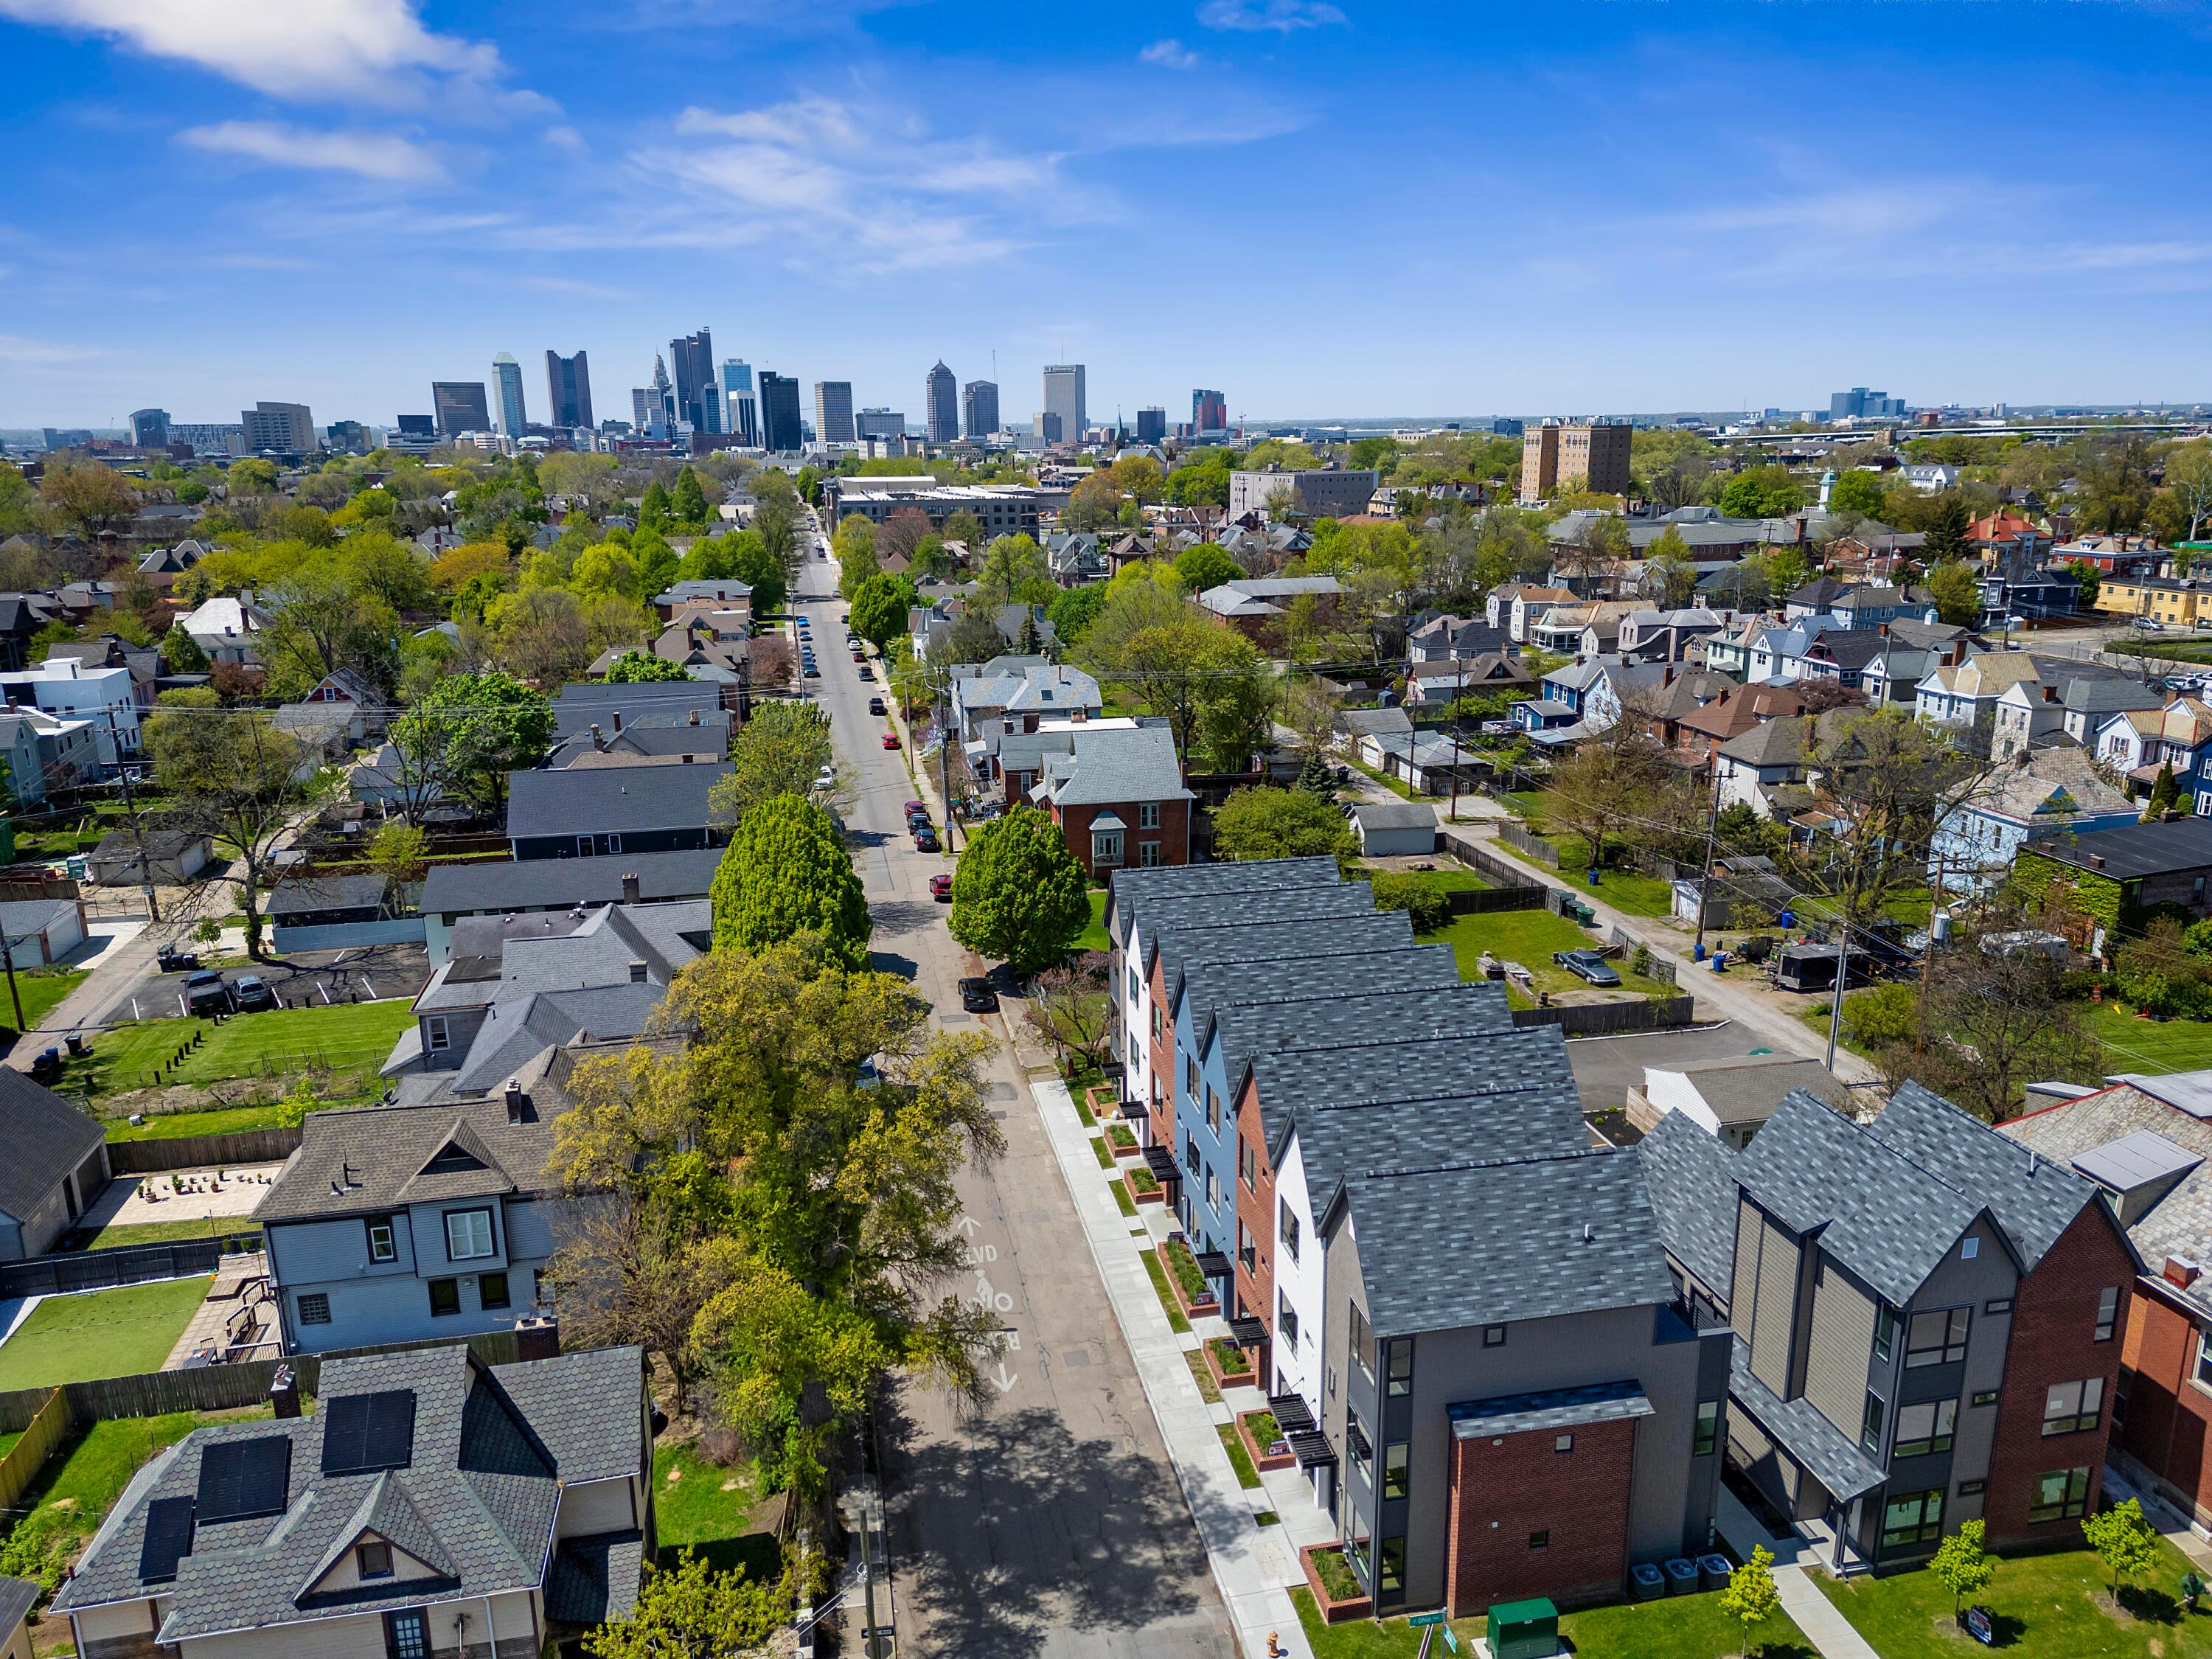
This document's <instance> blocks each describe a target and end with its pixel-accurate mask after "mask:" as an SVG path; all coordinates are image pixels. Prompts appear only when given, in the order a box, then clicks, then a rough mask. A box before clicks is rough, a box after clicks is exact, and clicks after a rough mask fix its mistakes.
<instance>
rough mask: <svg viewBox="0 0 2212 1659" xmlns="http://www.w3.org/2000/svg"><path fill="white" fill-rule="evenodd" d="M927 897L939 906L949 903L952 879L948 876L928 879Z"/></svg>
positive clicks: (950, 900)
mask: <svg viewBox="0 0 2212 1659" xmlns="http://www.w3.org/2000/svg"><path fill="white" fill-rule="evenodd" d="M929 896H930V897H932V898H933V899H935V900H936V901H937V902H939V904H950V903H951V902H952V878H951V877H950V876H932V877H931V878H929Z"/></svg>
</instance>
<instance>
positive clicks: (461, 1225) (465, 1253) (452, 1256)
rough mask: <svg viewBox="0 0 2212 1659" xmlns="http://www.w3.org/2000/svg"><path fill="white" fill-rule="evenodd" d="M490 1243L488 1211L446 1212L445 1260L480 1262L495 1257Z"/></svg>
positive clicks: (489, 1216)
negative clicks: (487, 1257)
mask: <svg viewBox="0 0 2212 1659" xmlns="http://www.w3.org/2000/svg"><path fill="white" fill-rule="evenodd" d="M498 1254H499V1252H498V1251H497V1250H496V1249H493V1247H492V1242H491V1212H490V1211H489V1210H448V1211H447V1212H446V1260H447V1261H482V1260H483V1258H484V1257H486V1256H488V1255H498Z"/></svg>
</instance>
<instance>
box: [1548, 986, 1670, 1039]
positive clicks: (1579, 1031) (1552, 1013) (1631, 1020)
mask: <svg viewBox="0 0 2212 1659" xmlns="http://www.w3.org/2000/svg"><path fill="white" fill-rule="evenodd" d="M1693 1006H1695V1005H1693V1004H1692V1001H1691V1000H1690V999H1689V998H1688V997H1686V996H1672V997H1647V998H1645V999H1644V1000H1642V1001H1640V1002H1577V1003H1573V1004H1571V1005H1568V1006H1563V1007H1553V1008H1516V1009H1515V1010H1514V1011H1513V1023H1514V1024H1516V1025H1556V1026H1558V1027H1559V1029H1560V1030H1561V1032H1562V1033H1563V1034H1564V1035H1565V1036H1571V1037H1577V1036H1613V1035H1616V1034H1618V1033H1620V1032H1623V1031H1667V1030H1674V1029H1675V1028H1676V1027H1678V1026H1682V1025H1687V1024H1689V1023H1690V1021H1691V1019H1692V1012H1691V1010H1692V1007H1693Z"/></svg>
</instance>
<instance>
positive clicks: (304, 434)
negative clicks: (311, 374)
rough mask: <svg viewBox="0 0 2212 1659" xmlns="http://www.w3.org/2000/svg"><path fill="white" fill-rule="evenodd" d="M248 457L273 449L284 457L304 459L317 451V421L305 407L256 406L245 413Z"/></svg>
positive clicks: (243, 422)
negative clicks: (290, 456) (298, 456)
mask: <svg viewBox="0 0 2212 1659" xmlns="http://www.w3.org/2000/svg"><path fill="white" fill-rule="evenodd" d="M238 421H239V424H240V425H241V426H243V427H244V428H246V453H248V454H252V455H258V454H259V453H261V452H262V451H263V450H264V449H273V450H275V451H276V453H278V454H280V455H304V454H306V453H308V452H309V451H311V450H313V448H314V447H315V417H314V416H312V415H310V414H309V413H308V412H307V404H267V403H263V404H254V405H253V407H252V408H251V409H248V410H242V411H241V412H240V415H239V417H238Z"/></svg>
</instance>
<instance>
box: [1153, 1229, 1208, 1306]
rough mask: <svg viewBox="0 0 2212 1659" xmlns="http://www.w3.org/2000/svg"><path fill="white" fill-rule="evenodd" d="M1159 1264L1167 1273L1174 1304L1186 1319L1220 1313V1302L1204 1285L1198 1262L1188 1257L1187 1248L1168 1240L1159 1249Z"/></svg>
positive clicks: (1186, 1245) (1185, 1245)
mask: <svg viewBox="0 0 2212 1659" xmlns="http://www.w3.org/2000/svg"><path fill="white" fill-rule="evenodd" d="M1159 1255H1160V1263H1161V1265H1162V1266H1163V1267H1166V1269H1167V1270H1168V1282H1169V1283H1170V1285H1174V1286H1175V1293H1176V1302H1177V1303H1178V1304H1180V1305H1181V1306H1182V1310H1183V1315H1184V1316H1185V1317H1186V1318H1190V1319H1195V1318H1197V1317H1198V1316H1200V1315H1201V1314H1217V1313H1219V1312H1220V1311H1221V1298H1220V1297H1217V1296H1216V1295H1214V1293H1213V1289H1212V1286H1211V1285H1208V1284H1207V1283H1206V1275H1205V1274H1204V1273H1200V1271H1199V1267H1198V1258H1197V1257H1196V1256H1194V1255H1192V1254H1191V1253H1190V1246H1189V1245H1188V1244H1187V1243H1184V1242H1183V1240H1182V1239H1181V1238H1180V1237H1177V1238H1170V1240H1168V1242H1167V1243H1164V1244H1163V1245H1161V1246H1160V1247H1159Z"/></svg>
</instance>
